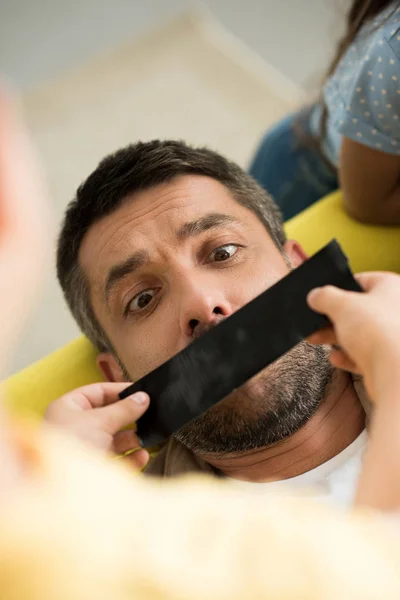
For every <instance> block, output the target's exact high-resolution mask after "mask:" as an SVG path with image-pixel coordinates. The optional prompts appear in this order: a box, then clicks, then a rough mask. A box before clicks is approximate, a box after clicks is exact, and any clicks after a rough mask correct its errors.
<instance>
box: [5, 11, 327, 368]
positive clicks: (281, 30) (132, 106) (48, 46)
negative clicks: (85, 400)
mask: <svg viewBox="0 0 400 600" xmlns="http://www.w3.org/2000/svg"><path fill="white" fill-rule="evenodd" d="M3 1H4V0H0V11H1V12H0V70H1V71H3V72H4V71H5V72H6V73H7V74H9V76H10V77H11V78H12V80H13V81H14V82H16V83H17V84H18V85H19V86H20V87H22V88H23V89H24V90H25V105H26V111H27V117H28V122H29V124H30V127H31V130H32V132H33V135H34V137H35V141H36V143H37V145H38V146H39V149H40V151H41V154H42V157H43V159H44V162H45V167H46V170H47V172H48V174H49V183H50V190H51V198H52V200H53V205H54V212H55V216H56V225H57V226H58V224H59V221H60V219H61V216H62V214H63V212H64V209H65V206H66V204H67V202H68V200H69V199H71V198H72V196H73V193H74V191H75V189H76V186H77V185H78V184H79V183H80V182H81V181H82V179H83V178H84V177H85V176H86V175H87V174H88V173H89V172H90V171H91V170H92V169H93V168H94V167H95V166H96V164H97V162H98V160H99V159H100V158H101V157H102V156H104V155H105V154H106V153H108V152H109V151H112V150H113V149H115V148H117V147H119V146H121V145H124V144H126V143H128V142H130V141H132V140H134V139H139V138H140V139H149V138H151V137H168V136H170V137H178V138H183V139H186V140H187V141H190V142H192V143H195V144H197V143H198V144H209V145H210V146H211V147H213V148H215V149H217V150H219V151H221V152H222V153H224V154H226V155H228V156H229V157H231V158H232V159H234V160H236V161H237V162H239V163H240V164H242V165H243V166H245V165H246V164H247V162H248V159H249V156H250V154H251V152H252V149H253V148H254V146H255V144H256V142H257V139H258V137H259V135H260V134H261V133H262V131H263V130H264V128H265V127H267V126H268V125H269V124H271V123H272V122H273V121H274V120H276V119H278V118H279V117H280V116H281V115H282V114H284V113H285V112H286V111H288V110H290V108H291V107H292V106H294V105H295V104H296V103H298V102H299V101H300V99H301V94H300V88H299V84H303V85H304V84H305V83H306V80H307V81H310V80H311V78H312V76H313V74H314V73H316V72H318V70H319V69H320V68H323V66H324V64H323V63H324V57H326V55H327V54H328V53H329V52H330V51H331V46H332V43H331V42H332V41H333V39H334V35H333V33H332V37H331V36H328V31H329V29H330V28H331V27H332V31H333V28H334V23H335V22H336V23H337V22H338V20H337V19H336V18H332V10H331V9H330V8H329V7H330V3H329V2H328V1H327V0H320V1H319V0H312V1H309V2H307V3H305V2H300V0H299V1H296V0H284V1H281V2H280V3H279V4H277V3H276V2H275V1H269V0H267V1H261V0H249V1H246V2H242V1H241V0H209V1H208V2H207V4H208V7H209V8H211V9H212V11H213V12H214V13H215V14H216V15H217V17H218V18H219V20H220V21H222V22H223V23H224V24H225V26H226V27H227V28H228V29H229V30H230V31H232V32H233V33H235V34H236V35H237V36H238V38H239V39H241V40H242V41H243V42H245V43H246V44H247V46H248V47H249V48H250V49H252V50H253V51H255V53H257V55H261V56H262V58H264V59H266V60H267V62H268V63H270V65H272V68H270V67H269V66H268V64H265V63H264V62H263V61H262V60H260V59H258V57H257V55H256V54H252V52H251V50H250V51H247V46H245V45H244V44H242V43H240V42H237V41H236V39H235V38H233V37H231V36H230V35H229V34H226V33H225V31H224V30H223V29H221V28H220V27H219V26H218V23H216V22H214V21H213V20H212V19H211V20H209V19H208V18H206V19H205V20H204V19H201V18H200V19H197V18H196V17H192V16H190V14H191V13H193V11H190V10H189V17H187V18H185V17H182V18H180V17H179V15H180V14H181V13H182V12H187V9H188V8H189V9H191V8H196V7H198V3H197V2H195V1H194V0H168V2H163V1H162V0H149V1H148V2H135V1H132V0H131V1H128V0H127V1H125V0H114V1H113V3H112V6H111V4H110V5H109V3H105V2H94V1H92V0H90V1H89V0H86V1H85V2H82V3H79V2H78V0H70V2H69V4H68V6H67V5H66V4H62V3H61V2H58V0H57V2H55V1H53V2H52V1H50V0H36V2H35V7H34V9H33V8H32V6H31V5H28V4H27V2H26V3H25V2H23V1H22V0H14V2H13V3H12V4H11V0H10V3H9V5H7V6H6V5H3ZM305 5H307V6H305ZM174 17H175V18H174ZM312 23H314V26H311V25H312ZM299 25H301V27H302V33H301V35H300V34H299V33H298V32H297V29H298V28H299ZM303 28H304V29H303ZM149 30H150V31H152V32H150V33H149V34H146V33H145V32H147V31H149ZM316 47H318V51H317V52H316V51H315V48H316ZM97 56H99V58H97ZM274 67H275V69H277V70H278V72H277V71H276V70H275V69H274ZM279 71H281V72H282V73H283V75H285V76H286V77H281V76H280V75H279ZM32 88H33V91H30V90H31V89H32ZM160 98H162V99H163V101H162V102H160V100H159V99H160ZM104 123H107V124H108V126H107V127H105V126H104ZM49 235H50V236H51V237H52V239H53V240H54V243H55V231H53V232H49ZM77 333H78V332H77V329H76V326H75V324H74V322H73V320H72V318H71V317H70V315H69V313H68V311H67V309H66V307H65V305H64V302H63V300H62V297H61V293H60V290H59V289H58V284H57V282H56V281H55V273H54V267H53V270H52V273H51V277H50V279H49V282H48V284H47V287H46V290H45V294H44V297H43V299H42V302H41V304H40V306H39V308H38V309H37V310H36V312H35V314H34V316H33V319H32V320H31V323H30V325H29V327H28V328H27V330H26V332H25V334H24V336H23V338H22V341H21V343H20V344H19V347H18V349H17V353H16V356H15V359H14V361H13V363H12V365H11V370H10V372H13V371H15V370H18V369H20V368H23V367H24V366H25V365H27V364H29V363H31V362H32V361H34V360H37V359H38V358H40V357H41V356H43V355H45V354H47V353H48V352H51V351H52V350H54V349H56V348H57V347H59V346H60V345H61V344H63V343H65V342H66V341H68V340H69V339H71V338H73V337H74V336H76V335H77Z"/></svg>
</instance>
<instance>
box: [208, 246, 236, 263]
mask: <svg viewBox="0 0 400 600" xmlns="http://www.w3.org/2000/svg"><path fill="white" fill-rule="evenodd" d="M238 248H239V246H238V245H237V244H226V245H225V246H220V247H219V248H216V249H215V250H213V251H212V252H211V254H210V262H212V261H214V262H223V261H224V260H228V259H229V258H232V256H233V255H234V254H236V252H237V251H238Z"/></svg>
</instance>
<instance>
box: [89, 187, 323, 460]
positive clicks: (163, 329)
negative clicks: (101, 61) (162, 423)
mask: <svg viewBox="0 0 400 600" xmlns="http://www.w3.org/2000/svg"><path fill="white" fill-rule="evenodd" d="M286 251H287V255H288V257H289V259H290V260H291V262H292V264H293V265H294V266H297V265H298V264H299V263H301V262H302V261H303V259H304V254H303V252H302V250H301V248H300V247H299V246H298V245H297V244H294V243H288V244H287V248H286ZM80 262H81V265H82V267H83V269H84V272H85V274H86V275H87V277H88V279H89V285H90V292H91V302H92V305H93V308H94V311H95V314H96V316H97V319H98V321H99V322H100V324H101V326H102V327H103V329H104V330H105V332H106V334H107V336H108V339H109V340H110V342H111V344H112V346H113V348H114V349H115V352H116V354H117V357H118V361H117V360H116V359H115V357H114V356H112V355H111V354H103V355H101V357H100V359H99V363H100V366H101V368H102V369H103V372H104V373H105V374H106V377H107V378H108V379H111V380H124V372H123V370H122V369H121V367H120V365H123V366H124V369H125V371H126V372H127V373H128V374H129V378H130V379H131V380H133V381H134V380H137V379H139V378H140V377H142V376H143V375H145V374H146V373H148V372H150V371H152V370H153V369H154V368H155V367H157V366H158V365H160V364H161V363H163V362H164V361H166V360H167V359H168V358H170V357H171V356H173V355H174V354H176V353H177V352H179V351H180V350H182V349H183V348H185V347H186V346H187V345H188V344H190V343H191V342H193V341H194V340H195V339H196V338H197V337H199V336H200V335H202V334H203V333H204V332H205V331H207V329H209V328H210V327H212V326H214V325H216V324H218V323H219V322H220V321H221V320H223V319H225V318H226V317H229V315H231V314H232V313H234V312H235V311H236V310H238V309H239V308H240V307H242V306H243V305H244V304H246V303H247V302H249V301H250V300H252V299H253V298H255V297H256V296H257V295H258V294H260V293H261V292H262V291H264V290H265V289H266V288H268V287H270V286H271V285H273V284H274V283H275V282H276V281H278V280H279V279H281V278H282V277H284V276H285V275H286V274H287V273H288V271H289V268H290V267H289V266H288V264H287V260H285V257H284V255H283V254H282V253H281V252H280V251H279V250H278V248H277V247H276V246H275V244H274V243H273V241H272V239H271V238H270V236H269V234H268V233H267V231H266V229H265V227H264V226H263V224H262V223H261V222H260V220H259V219H258V218H257V217H256V215H255V214H253V213H252V212H251V211H250V210H248V209H246V208H245V207H243V206H241V205H240V204H239V203H237V202H236V201H235V200H234V199H233V198H232V196H231V193H230V192H229V190H228V189H227V188H225V186H223V185H222V184H220V183H219V182H217V181H215V180H213V179H210V178H207V177H203V176H183V177H179V178H176V179H175V180H173V181H171V182H169V183H166V184H162V185H159V186H157V187H153V188H151V189H148V190H145V191H143V192H140V193H135V194H134V197H132V198H131V199H129V198H128V199H127V201H126V202H125V203H124V204H123V205H122V206H120V207H119V208H118V209H117V210H116V211H115V212H113V213H112V214H110V215H109V216H107V217H105V218H103V219H102V220H101V221H99V222H98V223H96V224H94V225H93V226H92V227H91V228H90V230H89V232H88V233H87V235H86V237H85V239H84V241H83V244H82V247H81V251H80ZM267 333H268V332H266V334H267ZM299 349H300V354H299ZM293 352H294V355H293V354H292V355H291V354H290V353H289V354H288V355H286V358H285V357H284V360H283V359H281V361H278V362H277V363H275V365H273V367H270V368H269V369H266V370H265V371H263V372H262V373H261V374H260V375H259V376H257V377H256V378H254V379H253V380H251V381H250V382H249V383H248V384H247V385H246V386H244V387H243V388H241V390H240V391H239V392H237V393H235V394H232V395H231V396H229V397H228V398H227V399H225V400H224V401H223V402H221V403H219V404H218V405H216V406H215V407H214V408H212V409H211V410H209V411H207V413H205V415H203V417H200V419H198V420H197V421H196V422H192V423H191V424H190V425H189V426H187V427H185V428H184V429H183V430H182V432H181V433H182V440H183V441H185V443H187V445H189V446H191V447H192V449H193V448H194V447H196V448H197V449H200V450H201V449H202V450H203V451H210V452H211V451H213V452H217V451H221V448H222V446H224V444H225V445H226V440H225V442H224V441H223V439H225V437H226V435H227V434H229V435H231V434H232V439H233V438H234V437H235V436H236V437H237V438H238V437H241V430H242V429H245V428H246V427H247V428H248V423H249V422H254V424H256V423H258V425H257V427H258V426H259V423H260V417H261V415H262V414H264V415H267V414H269V418H271V417H274V415H275V417H274V418H275V420H276V418H277V416H278V413H279V412H280V410H281V408H282V407H281V406H280V405H281V404H282V402H283V404H285V403H287V402H289V400H288V398H287V397H288V395H289V396H290V393H289V391H290V390H289V387H290V386H289V382H288V378H289V379H290V380H292V379H293V376H294V375H295V372H294V371H296V369H295V370H294V371H293V367H294V365H293V364H289V365H288V363H287V357H288V356H289V358H290V357H291V358H292V362H295V363H296V364H301V369H299V373H298V376H299V377H300V379H302V377H301V372H300V371H303V372H304V367H305V364H306V363H307V364H309V366H310V368H311V369H312V370H313V371H315V369H316V365H315V364H314V363H315V362H316V358H320V357H318V356H316V354H315V352H314V349H312V348H311V347H309V346H308V345H299V346H298V347H297V349H295V350H294V351H293ZM296 353H297V354H296ZM280 374H282V378H281V377H280ZM303 378H304V376H303ZM304 383H306V382H304ZM317 387H318V386H317ZM320 387H321V386H320ZM319 389H320V388H318V390H319ZM283 390H284V394H283V395H284V396H285V398H281V399H278V396H279V395H281V396H282V391H283ZM279 391H280V393H279ZM319 399H320V398H319ZM319 399H318V401H319ZM290 401H291V402H294V399H293V398H291V400H290ZM228 421H229V423H228ZM219 425H220V427H219ZM216 429H218V430H219V433H218V436H219V442H218V443H217V440H216V439H214V440H211V441H210V437H211V438H212V437H213V434H212V430H216ZM226 432H227V433H226ZM280 435H281V434H280ZM214 437H215V436H214ZM190 438H192V439H190ZM200 438H202V439H200ZM208 441H210V443H208ZM258 443H260V442H254V441H253V445H254V444H258ZM248 445H249V444H248V443H246V442H245V441H243V440H242V441H241V442H240V443H234V442H232V444H231V446H232V451H234V450H235V449H236V450H238V451H239V446H240V447H241V449H245V447H246V448H247V447H248ZM264 445H265V444H264ZM218 448H219V449H220V450H218Z"/></svg>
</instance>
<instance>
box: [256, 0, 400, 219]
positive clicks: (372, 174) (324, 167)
mask: <svg viewBox="0 0 400 600" xmlns="http://www.w3.org/2000/svg"><path fill="white" fill-rule="evenodd" d="M399 65H400V2H399V1H398V0H353V2H352V5H351V8H350V10H349V13H348V18H347V31H346V33H345V35H344V37H343V38H342V40H341V41H340V43H339V47H338V51H337V54H336V56H335V58H334V60H333V62H332V64H331V66H330V68H329V70H328V74H327V78H326V81H325V84H324V87H323V93H322V98H321V100H320V101H319V102H318V103H316V104H314V105H313V106H312V107H311V108H310V109H306V110H302V111H301V112H300V113H299V114H295V115H290V116H288V117H286V118H285V119H284V120H283V121H281V122H280V123H278V124H277V125H276V126H275V128H273V129H272V130H271V131H269V132H267V134H266V135H265V137H264V139H263V141H262V143H261V145H260V147H259V148H258V150H257V153H256V155H255V157H254V159H253V162H252V164H251V167H250V173H251V175H253V177H255V179H257V181H258V182H259V183H260V184H261V185H262V186H263V187H264V188H266V189H267V190H268V191H269V192H270V193H271V194H272V195H273V197H274V198H275V200H276V202H277V203H278V204H279V206H280V208H281V210H282V212H283V215H284V218H285V220H287V219H290V218H291V217H293V216H294V215H296V214H298V213H299V212H301V211H302V210H304V209H305V208H307V207H308V206H310V205H312V204H313V203H314V202H316V201H317V200H319V199H320V198H321V197H322V196H324V195H325V194H328V193H329V192H332V191H334V190H336V189H337V188H338V187H339V186H340V187H341V188H342V191H343V202H344V206H345V209H346V210H347V212H348V213H349V214H350V215H351V216H352V217H354V218H355V219H357V220H359V221H363V222H366V223H376V224H381V225H399V224H400V68H399Z"/></svg>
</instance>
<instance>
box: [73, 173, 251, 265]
mask: <svg viewBox="0 0 400 600" xmlns="http://www.w3.org/2000/svg"><path fill="white" fill-rule="evenodd" d="M240 209H242V210H243V207H241V206H240V205H238V204H237V202H236V201H235V200H234V199H233V197H232V195H231V193H230V191H229V190H228V189H227V188H226V187H225V186H224V185H223V184H221V183H220V182H218V181H216V180H214V179H211V178H209V177H203V176H197V175H195V176H191V175H190V176H189V175H187V176H183V177H179V178H176V179H174V180H172V181H170V182H168V183H164V184H161V185H158V186H155V187H153V188H149V189H147V190H143V191H140V192H135V193H134V194H132V195H130V196H128V197H127V198H126V200H125V201H123V202H122V203H121V204H120V206H118V207H117V208H116V209H115V211H113V212H112V213H110V214H109V215H106V216H105V217H103V218H102V219H100V220H99V221H97V222H96V223H94V224H93V225H92V226H91V227H90V228H89V231H88V232H87V234H86V236H85V238H84V239H83V241H82V244H81V248H80V257H79V258H80V263H81V265H82V267H83V268H84V269H85V268H87V267H88V266H89V265H91V264H92V263H93V262H94V261H93V259H94V258H96V262H98V259H99V258H100V257H101V256H103V255H104V253H105V252H107V253H108V254H109V255H112V254H114V253H115V252H119V251H120V249H121V248H123V247H124V246H126V245H127V244H128V243H129V244H134V243H135V241H136V239H137V241H138V242H139V241H140V238H141V237H146V238H147V239H149V240H150V241H151V239H152V238H153V239H154V240H157V239H158V238H159V236H160V235H161V236H166V235H167V234H168V233H170V234H173V233H175V231H176V230H179V229H180V228H182V227H184V225H185V224H186V223H188V222H190V221H192V220H194V219H195V218H196V217H200V216H202V215H204V214H207V213H208V212H210V210H212V211H213V212H219V213H226V214H228V215H229V214H232V216H233V215H235V214H236V215H237V214H238V213H239V214H240V212H241V211H240ZM244 210H245V212H246V209H244Z"/></svg>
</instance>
